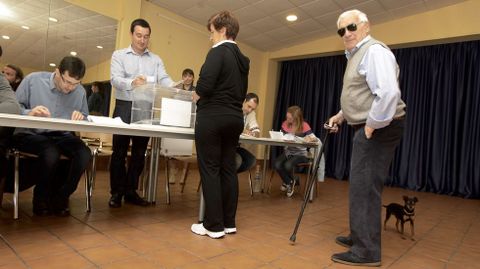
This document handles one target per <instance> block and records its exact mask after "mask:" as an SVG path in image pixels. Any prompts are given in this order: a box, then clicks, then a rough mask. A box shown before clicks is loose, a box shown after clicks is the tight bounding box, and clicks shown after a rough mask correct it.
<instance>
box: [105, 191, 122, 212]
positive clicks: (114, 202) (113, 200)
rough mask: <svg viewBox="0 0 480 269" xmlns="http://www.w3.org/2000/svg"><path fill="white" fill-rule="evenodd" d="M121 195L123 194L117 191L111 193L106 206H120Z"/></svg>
mask: <svg viewBox="0 0 480 269" xmlns="http://www.w3.org/2000/svg"><path fill="white" fill-rule="evenodd" d="M122 197H123V195H121V194H119V193H114V194H112V197H110V201H108V206H110V207H113V208H118V207H121V206H122Z"/></svg>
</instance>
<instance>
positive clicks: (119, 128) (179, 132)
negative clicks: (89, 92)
mask: <svg viewBox="0 0 480 269" xmlns="http://www.w3.org/2000/svg"><path fill="white" fill-rule="evenodd" d="M0 126H6V127H22V128H40V129H50V130H64V131H74V132H94V133H110V134H120V135H132V136H147V137H151V138H152V141H151V145H152V154H151V159H150V171H149V177H148V184H147V192H146V197H145V199H146V200H147V201H149V202H151V203H154V202H155V201H156V189H157V177H158V160H159V157H160V145H161V143H160V139H161V138H177V139H191V140H193V139H194V129H193V128H183V127H171V126H163V125H147V124H97V123H93V122H88V121H72V120H64V119H56V118H43V117H33V116H24V115H13V114H5V113H0ZM240 143H246V144H257V145H264V146H265V149H264V158H263V171H262V174H263V177H262V182H263V183H262V191H263V190H264V188H265V179H266V167H267V159H268V158H267V157H268V153H269V148H270V146H302V147H316V144H315V143H302V142H295V141H283V140H275V139H270V138H255V137H244V136H241V137H240ZM165 182H166V184H165V185H166V188H165V189H166V196H167V197H166V202H167V204H169V203H170V193H169V184H168V180H167V179H166V180H165Z"/></svg>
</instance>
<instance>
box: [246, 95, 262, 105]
mask: <svg viewBox="0 0 480 269" xmlns="http://www.w3.org/2000/svg"><path fill="white" fill-rule="evenodd" d="M252 99H253V101H254V102H255V103H256V104H257V105H258V103H259V102H260V99H258V95H257V94H255V93H253V92H249V93H247V95H245V102H248V101H250V100H252Z"/></svg>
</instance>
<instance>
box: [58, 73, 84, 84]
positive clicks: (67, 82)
mask: <svg viewBox="0 0 480 269" xmlns="http://www.w3.org/2000/svg"><path fill="white" fill-rule="evenodd" d="M60 77H61V78H62V81H63V83H65V84H67V85H68V86H72V87H76V86H78V85H80V83H82V82H81V81H79V82H71V81H68V80H66V79H65V78H64V77H63V74H60Z"/></svg>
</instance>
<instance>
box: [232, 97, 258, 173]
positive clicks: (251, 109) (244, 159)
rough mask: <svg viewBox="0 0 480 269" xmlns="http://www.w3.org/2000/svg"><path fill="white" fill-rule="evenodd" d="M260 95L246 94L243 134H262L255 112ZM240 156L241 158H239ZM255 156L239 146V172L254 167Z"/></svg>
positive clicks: (256, 135)
mask: <svg viewBox="0 0 480 269" xmlns="http://www.w3.org/2000/svg"><path fill="white" fill-rule="evenodd" d="M258 102H259V99H258V95H256V94H255V93H253V92H249V93H247V95H246V96H245V101H243V107H242V110H243V119H244V127H243V133H242V134H243V135H250V136H255V137H259V136H260V127H258V123H257V116H256V114H255V109H256V108H257V106H258ZM239 157H240V160H239ZM256 160H257V159H256V158H255V156H254V155H253V154H252V153H250V152H249V151H248V150H246V149H244V148H242V147H238V148H237V173H241V172H243V171H247V170H248V169H250V168H252V167H253V166H254V165H255V162H256Z"/></svg>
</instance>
